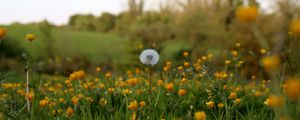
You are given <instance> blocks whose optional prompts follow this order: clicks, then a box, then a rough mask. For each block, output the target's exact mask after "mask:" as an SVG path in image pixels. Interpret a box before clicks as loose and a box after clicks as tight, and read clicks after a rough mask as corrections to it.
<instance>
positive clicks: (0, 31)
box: [0, 28, 7, 40]
mask: <svg viewBox="0 0 300 120" xmlns="http://www.w3.org/2000/svg"><path fill="white" fill-rule="evenodd" d="M6 32H7V31H6V29H4V28H0V40H1V39H3V38H4V37H5V35H6Z"/></svg>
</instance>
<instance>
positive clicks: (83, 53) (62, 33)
mask: <svg viewBox="0 0 300 120" xmlns="http://www.w3.org/2000/svg"><path fill="white" fill-rule="evenodd" d="M4 27H5V28H6V29H7V30H8V34H7V41H8V42H10V43H12V44H18V45H20V47H21V49H23V50H24V51H27V52H28V51H30V52H31V53H32V54H33V56H34V57H45V56H47V52H46V46H47V44H46V43H47V42H45V38H46V37H45V36H44V35H43V33H42V32H41V31H40V29H39V26H38V25H34V24H30V25H20V24H14V25H9V26H4ZM28 33H32V34H34V35H35V36H36V40H35V41H34V42H32V43H29V42H28V41H26V40H25V36H26V34H28ZM52 38H53V46H54V49H53V53H54V54H55V56H58V57H63V58H68V57H71V58H74V57H85V59H88V60H90V61H91V62H93V63H103V62H108V61H109V60H112V61H111V62H113V63H126V62H128V61H129V60H130V59H131V58H130V55H129V53H130V51H132V46H131V45H130V42H129V39H128V38H127V37H124V36H118V35H116V34H108V33H96V32H85V31H73V30H70V29H67V28H57V27H53V28H52ZM30 44H32V45H31V46H32V49H30ZM111 53H114V54H111Z"/></svg>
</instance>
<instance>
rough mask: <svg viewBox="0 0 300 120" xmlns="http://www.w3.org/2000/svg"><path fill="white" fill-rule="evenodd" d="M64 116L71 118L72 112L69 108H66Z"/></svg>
mask: <svg viewBox="0 0 300 120" xmlns="http://www.w3.org/2000/svg"><path fill="white" fill-rule="evenodd" d="M66 114H67V116H68V117H71V116H72V115H73V114H74V110H73V109H72V108H71V107H68V109H67V111H66Z"/></svg>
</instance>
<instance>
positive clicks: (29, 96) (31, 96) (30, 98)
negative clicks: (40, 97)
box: [25, 92, 34, 101]
mask: <svg viewBox="0 0 300 120" xmlns="http://www.w3.org/2000/svg"><path fill="white" fill-rule="evenodd" d="M33 97H34V93H33V92H30V93H28V94H27V93H26V94H25V98H26V99H28V100H29V101H31V100H32V99H33Z"/></svg>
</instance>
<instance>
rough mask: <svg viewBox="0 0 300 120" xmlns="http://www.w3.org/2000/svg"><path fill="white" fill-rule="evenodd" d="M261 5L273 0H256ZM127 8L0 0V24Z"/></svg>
mask: <svg viewBox="0 0 300 120" xmlns="http://www.w3.org/2000/svg"><path fill="white" fill-rule="evenodd" d="M159 1H161V0H146V5H145V7H146V9H155V8H157V7H158V3H159ZM258 1H259V2H260V3H261V5H262V7H263V8H268V7H269V2H270V1H272V0H258ZM126 9H127V0H2V1H1V3H0V24H11V23H14V22H19V23H30V22H38V21H42V20H45V19H46V20H48V21H50V22H51V23H54V24H56V25H61V24H66V23H67V22H68V20H69V17H70V16H71V15H73V14H77V13H82V14H88V13H90V14H93V15H100V14H101V13H103V12H110V13H114V14H117V13H120V12H121V11H123V10H126Z"/></svg>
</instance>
